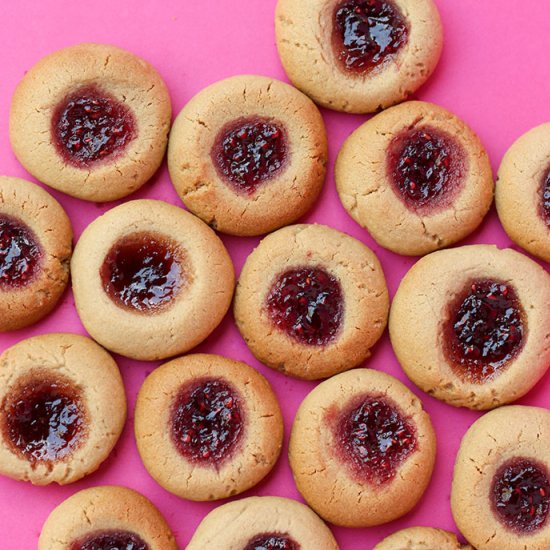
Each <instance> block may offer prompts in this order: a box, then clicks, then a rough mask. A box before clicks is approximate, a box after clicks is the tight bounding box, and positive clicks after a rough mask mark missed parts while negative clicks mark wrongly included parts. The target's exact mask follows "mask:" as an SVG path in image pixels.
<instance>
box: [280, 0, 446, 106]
mask: <svg viewBox="0 0 550 550" xmlns="http://www.w3.org/2000/svg"><path fill="white" fill-rule="evenodd" d="M275 31H276V38H277V48H278V49H279V55H280V56H281V62H282V64H283V67H284V68H285V71H286V73H287V75H288V77H289V78H290V80H291V81H292V83H293V84H294V85H295V86H296V87H297V88H298V89H300V90H302V91H303V92H304V93H306V94H307V95H309V96H310V97H311V98H312V99H313V100H314V101H315V102H316V103H319V105H322V106H323V107H327V108H329V109H335V110H337V111H346V112H350V113H372V112H374V111H378V110H380V109H385V108H386V107H389V106H390V105H394V104H395V103H398V102H400V101H403V100H404V99H406V98H407V97H408V96H409V95H410V94H412V93H413V92H415V91H416V90H417V89H418V88H419V87H420V86H421V85H422V84H423V83H424V82H425V81H426V80H427V79H428V78H429V77H430V75H431V74H432V72H433V71H434V69H435V67H436V65H437V62H438V61H439V56H440V54H441V48H442V45H443V30H442V28H441V21H440V18H439V13H438V11H437V7H436V5H435V3H434V2H433V1H432V0H301V1H300V2H296V1H295V0H279V2H278V4H277V11H276V15H275Z"/></svg>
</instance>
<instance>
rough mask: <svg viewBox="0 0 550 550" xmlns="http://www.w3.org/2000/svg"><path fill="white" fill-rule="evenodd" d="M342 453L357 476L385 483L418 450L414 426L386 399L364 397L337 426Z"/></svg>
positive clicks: (343, 415) (336, 433) (344, 415)
mask: <svg viewBox="0 0 550 550" xmlns="http://www.w3.org/2000/svg"><path fill="white" fill-rule="evenodd" d="M334 426H335V427H334V429H335V438H336V441H337V443H338V446H339V451H340V454H341V455H342V456H343V458H344V459H345V460H346V462H347V463H348V465H349V466H350V467H351V469H352V471H354V473H355V474H356V475H357V476H358V477H360V478H362V479H365V480H367V481H369V482H371V483H377V484H383V483H385V482H387V481H389V480H391V479H393V478H394V477H395V475H396V472H397V469H398V468H399V466H400V465H401V464H402V463H403V462H404V461H405V459H406V458H407V457H408V456H409V455H410V454H412V453H413V452H414V450H415V449H416V444H417V442H416V434H415V429H414V427H413V425H412V424H411V423H410V422H409V421H408V420H407V419H406V418H405V417H404V416H403V415H402V413H401V412H400V411H399V409H398V408H397V407H396V406H395V405H394V404H392V403H390V402H389V401H388V400H387V399H385V398H383V397H374V396H373V397H371V396H367V397H363V398H360V399H358V400H356V401H355V402H354V403H352V405H351V406H350V407H348V409H347V410H345V411H344V412H343V413H341V414H340V418H339V420H338V421H337V422H336V423H335V425H334Z"/></svg>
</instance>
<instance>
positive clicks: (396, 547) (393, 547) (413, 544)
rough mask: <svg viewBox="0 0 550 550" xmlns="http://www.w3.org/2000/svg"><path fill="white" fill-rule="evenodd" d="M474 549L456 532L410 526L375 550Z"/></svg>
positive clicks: (382, 542)
mask: <svg viewBox="0 0 550 550" xmlns="http://www.w3.org/2000/svg"><path fill="white" fill-rule="evenodd" d="M432 549H434V550H474V549H473V548H472V547H471V546H470V545H469V544H460V542H458V539H457V538H456V535H455V534H454V533H449V532H448V531H443V529H434V528H433V527H409V528H407V529H402V530H401V531H397V532H396V533H394V534H393V535H390V536H389V537H386V538H385V539H384V540H383V541H381V542H379V543H378V544H377V545H376V546H375V547H374V549H373V550H432Z"/></svg>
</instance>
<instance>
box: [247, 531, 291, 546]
mask: <svg viewBox="0 0 550 550" xmlns="http://www.w3.org/2000/svg"><path fill="white" fill-rule="evenodd" d="M244 550H300V545H299V544H298V543H297V542H296V541H294V540H293V539H291V538H290V537H289V536H288V535H287V534H282V533H262V534H261V535H258V536H256V537H254V538H253V539H252V540H251V541H250V542H248V544H247V545H246V546H245V547H244Z"/></svg>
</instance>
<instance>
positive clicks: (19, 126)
mask: <svg viewBox="0 0 550 550" xmlns="http://www.w3.org/2000/svg"><path fill="white" fill-rule="evenodd" d="M170 116H171V105H170V96H169V95H168V90H167V89H166V85H165V84H164V82H163V80H162V78H161V77H160V75H159V74H158V73H157V71H156V70H155V69H154V68H153V67H152V66H151V65H149V63H147V62H145V61H144V60H143V59H140V58H139V57H137V56H135V55H134V54H132V53H130V52H127V51H125V50H122V49H120V48H117V47H115V46H109V45H106V44H77V45H75V46H70V47H68V48H64V49H62V50H59V51H56V52H54V53H52V54H50V55H48V56H46V57H44V58H43V59H41V60H40V61H39V62H38V63H36V65H34V66H33V67H32V68H31V69H30V70H29V71H28V72H26V74H25V76H24V77H23V79H22V80H21V82H20V83H19V85H18V86H17V88H16V90H15V92H14V94H13V98H12V103H11V111H10V140H11V145H12V148H13V151H14V153H15V155H16V157H17V158H18V160H19V162H21V164H22V165H23V166H24V167H25V169H26V170H28V171H29V172H30V173H31V174H32V175H33V176H34V177H35V178H37V179H38V180H40V181H41V182H43V183H45V184H46V185H49V186H50V187H53V188H54V189H58V190H59V191H63V192H64V193H67V194H68V195H72V196H74V197H78V198H80V199H86V200H89V201H97V202H104V201H111V200H115V199H119V198H121V197H125V196H126V195H129V194H130V193H133V192H134V191H135V190H136V189H139V188H140V187H141V186H142V185H143V184H144V183H145V182H146V181H147V180H148V179H149V178H151V176H152V175H153V174H154V173H155V171H156V170H157V168H158V167H159V166H160V163H161V162H162V159H163V157H164V151H165V149H166V144H167V141H168V131H169V129H170Z"/></svg>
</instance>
